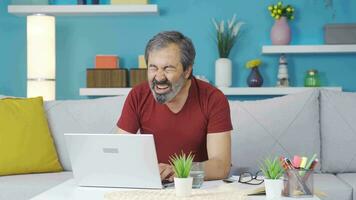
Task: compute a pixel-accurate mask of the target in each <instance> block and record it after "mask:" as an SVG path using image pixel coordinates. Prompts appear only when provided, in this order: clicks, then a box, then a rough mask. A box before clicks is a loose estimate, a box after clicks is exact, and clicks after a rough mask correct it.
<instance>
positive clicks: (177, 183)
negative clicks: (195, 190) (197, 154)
mask: <svg viewBox="0 0 356 200" xmlns="http://www.w3.org/2000/svg"><path fill="white" fill-rule="evenodd" d="M193 159H194V155H192V154H191V153H189V155H186V154H185V153H183V152H182V153H181V154H180V155H177V154H174V155H173V156H171V157H170V163H171V165H172V166H173V171H174V173H175V177H174V187H175V190H176V195H177V196H179V197H187V196H190V195H191V193H192V184H193V178H192V177H189V173H190V169H191V168H192V163H193Z"/></svg>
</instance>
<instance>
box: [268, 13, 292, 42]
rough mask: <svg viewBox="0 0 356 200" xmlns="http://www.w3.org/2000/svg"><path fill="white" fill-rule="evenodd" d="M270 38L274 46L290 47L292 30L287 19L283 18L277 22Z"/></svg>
mask: <svg viewBox="0 0 356 200" xmlns="http://www.w3.org/2000/svg"><path fill="white" fill-rule="evenodd" d="M270 36H271V41H272V44H273V45H288V44H289V43H290V41H291V30H290V28H289V25H288V20H287V18H286V17H281V18H280V19H278V20H276V21H275V23H274V25H273V26H272V29H271V35H270Z"/></svg>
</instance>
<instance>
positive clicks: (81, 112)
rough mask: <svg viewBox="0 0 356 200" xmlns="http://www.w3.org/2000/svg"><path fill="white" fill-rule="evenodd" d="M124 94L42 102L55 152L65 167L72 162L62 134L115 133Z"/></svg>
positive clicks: (68, 168) (69, 167)
mask: <svg viewBox="0 0 356 200" xmlns="http://www.w3.org/2000/svg"><path fill="white" fill-rule="evenodd" d="M125 98H126V96H117V97H105V98H98V99H90V100H88V99H86V100H64V101H49V102H46V103H45V110H46V112H47V117H48V122H49V125H50V129H51V132H52V135H53V137H54V140H55V144H56V147H57V151H58V155H59V158H60V161H61V163H62V166H63V168H64V169H65V170H71V164H70V160H69V157H68V153H67V151H66V145H65V143H64V135H63V134H64V133H105V134H107V133H116V131H117V127H116V122H117V120H118V117H119V115H120V113H121V110H122V106H123V104H124V101H125Z"/></svg>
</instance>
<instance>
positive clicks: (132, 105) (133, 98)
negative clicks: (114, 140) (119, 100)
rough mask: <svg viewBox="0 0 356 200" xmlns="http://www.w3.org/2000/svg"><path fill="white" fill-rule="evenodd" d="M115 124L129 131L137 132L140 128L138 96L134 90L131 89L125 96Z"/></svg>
mask: <svg viewBox="0 0 356 200" xmlns="http://www.w3.org/2000/svg"><path fill="white" fill-rule="evenodd" d="M117 126H118V127H119V128H120V129H122V130H124V131H127V132H129V133H137V131H138V129H139V128H140V124H139V114H138V97H137V94H136V92H135V91H134V90H131V91H130V93H129V95H128V96H127V98H126V100H125V103H124V107H123V109H122V112H121V116H120V118H119V120H118V122H117Z"/></svg>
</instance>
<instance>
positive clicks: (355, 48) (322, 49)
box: [262, 44, 356, 54]
mask: <svg viewBox="0 0 356 200" xmlns="http://www.w3.org/2000/svg"><path fill="white" fill-rule="evenodd" d="M262 53H263V54H283V53H285V54H291V53H293V54H303V53H356V44H345V45H266V46H263V47H262Z"/></svg>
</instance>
